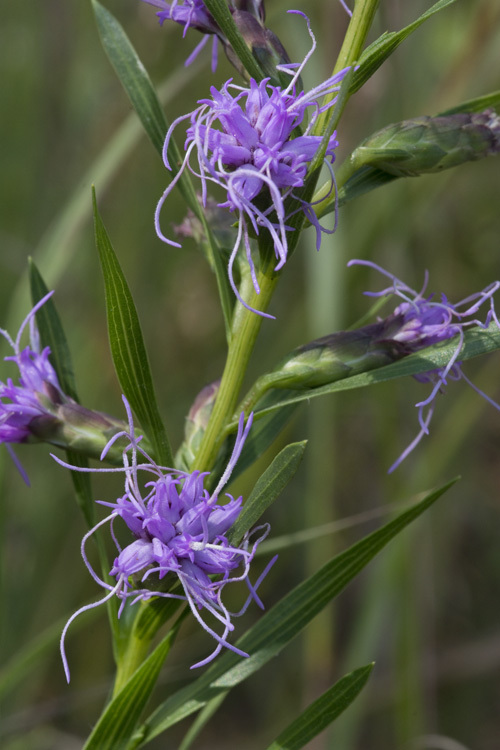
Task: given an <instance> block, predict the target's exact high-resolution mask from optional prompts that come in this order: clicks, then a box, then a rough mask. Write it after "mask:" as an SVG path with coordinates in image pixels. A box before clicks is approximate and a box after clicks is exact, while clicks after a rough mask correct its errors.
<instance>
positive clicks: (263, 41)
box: [224, 3, 290, 85]
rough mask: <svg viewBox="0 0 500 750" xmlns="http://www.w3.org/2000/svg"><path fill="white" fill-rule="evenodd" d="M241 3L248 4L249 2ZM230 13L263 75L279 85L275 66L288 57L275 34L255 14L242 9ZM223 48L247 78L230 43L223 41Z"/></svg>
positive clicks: (287, 60) (286, 60)
mask: <svg viewBox="0 0 500 750" xmlns="http://www.w3.org/2000/svg"><path fill="white" fill-rule="evenodd" d="M242 4H245V5H249V3H242ZM252 5H255V3H252ZM232 15H233V21H234V22H235V24H236V26H237V27H238V31H239V32H240V34H241V36H242V37H243V39H244V40H245V42H246V43H247V46H248V48H249V50H250V51H251V53H252V55H253V56H254V57H255V59H256V60H257V62H258V63H259V65H260V67H261V68H262V70H263V71H264V73H265V75H266V76H267V77H269V78H270V79H271V83H273V84H275V85H280V83H281V82H280V78H279V75H278V73H277V71H276V66H277V65H283V64H288V63H290V58H289V57H288V54H287V52H286V50H285V48H284V47H283V45H282V44H281V42H280V40H279V39H278V37H277V36H276V34H274V33H273V32H272V31H271V30H270V29H267V28H266V27H265V26H264V24H263V23H261V22H260V21H259V20H258V18H259V17H258V16H257V15H255V14H252V13H248V12H246V11H244V10H235V11H233V14H232ZM261 18H262V16H261ZM262 20H263V19H262ZM224 49H225V52H226V55H227V57H228V59H229V61H230V62H231V64H232V65H234V67H235V68H236V69H237V70H238V72H239V73H240V74H241V75H242V76H243V77H245V78H248V73H247V72H246V70H245V69H244V68H243V66H242V65H241V62H240V60H239V58H238V57H237V55H235V53H234V51H233V48H232V47H231V45H230V44H228V43H227V42H224Z"/></svg>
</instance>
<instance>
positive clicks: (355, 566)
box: [132, 480, 456, 747]
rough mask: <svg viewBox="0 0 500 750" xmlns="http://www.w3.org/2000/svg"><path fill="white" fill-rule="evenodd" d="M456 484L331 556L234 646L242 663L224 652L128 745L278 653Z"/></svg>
mask: <svg viewBox="0 0 500 750" xmlns="http://www.w3.org/2000/svg"><path fill="white" fill-rule="evenodd" d="M455 481H456V480H452V481H451V482H448V483H447V484H446V485H444V486H443V487H440V488H439V489H437V490H434V491H433V492H431V493H430V494H428V495H426V497H425V498H424V499H423V500H422V501H421V502H420V503H417V504H416V505H415V506H413V507H412V508H410V509H409V510H407V511H405V512H404V513H401V514H400V515H399V516H397V518H395V519H394V520H393V521H390V522H389V523H387V524H386V525H385V526H383V527H382V528H381V529H379V530H377V531H375V532H373V533H372V534H370V535H369V536H367V537H365V538H364V539H362V540H361V541H359V542H357V543H356V544H354V545H353V546H352V547H350V548H349V549H347V550H345V551H344V552H342V553H340V554H339V555H337V556H336V557H334V558H333V559H332V560H330V561H329V562H328V563H327V564H326V565H324V566H323V567H322V568H321V569H320V570H318V571H317V573H315V574H314V575H312V576H311V577H310V578H309V579H308V580H306V581H304V582H303V583H301V584H300V585H299V586H297V587H296V588H295V589H293V590H292V591H291V592H290V593H289V594H287V595H286V596H285V597H284V598H283V599H281V601H279V602H278V604H276V605H275V606H274V607H273V608H272V609H271V610H270V611H269V612H267V613H266V614H265V615H264V616H263V617H262V618H261V619H260V620H259V621H258V622H257V624H256V625H254V626H253V627H252V628H251V629H250V630H249V631H248V632H247V633H246V634H245V635H244V636H243V637H242V638H240V640H239V641H238V642H237V646H238V647H239V648H241V649H243V650H244V651H246V652H247V653H249V654H250V656H249V657H248V658H247V659H244V658H240V657H239V656H237V655H236V654H234V653H233V652H229V651H226V653H225V654H223V655H222V656H220V657H219V658H218V659H217V661H216V662H214V664H213V665H212V666H211V667H210V668H209V669H208V670H207V671H206V672H205V673H204V674H203V675H202V676H201V677H199V678H198V679H197V680H196V681H195V682H194V683H192V684H190V685H188V686H187V687H185V688H182V689H181V690H179V691H178V692H177V693H175V694H174V695H172V696H171V697H170V698H169V699H168V700H166V701H165V702H164V703H163V704H162V705H161V706H159V708H158V709H157V710H156V711H155V712H154V713H153V714H152V715H151V716H150V717H149V718H148V719H147V721H146V722H145V723H144V725H143V726H142V727H141V728H140V732H139V734H138V735H137V737H136V742H135V743H134V744H133V745H132V746H133V747H139V746H141V745H143V744H146V743H147V742H149V741H150V740H152V739H153V737H156V736H157V735H159V734H161V733H162V732H164V731H165V730H166V729H168V727H170V726H172V725H173V724H176V723H177V722H178V721H180V720H181V719H183V718H185V717H186V716H189V715H190V714H192V713H193V712H195V711H198V710H200V709H201V708H203V706H204V705H205V704H206V703H208V702H209V701H211V700H213V699H214V698H216V697H217V696H219V695H220V694H221V692H225V691H226V690H228V688H231V687H234V686H235V685H238V684H239V683H240V682H242V681H243V680H245V679H246V678H247V677H249V676H250V675H251V674H253V673H254V672H256V671H257V670H258V669H260V668H261V667H263V666H264V664H266V663H267V662H268V661H269V660H270V659H271V658H273V657H274V656H276V655H277V654H279V653H280V651H282V649H283V648H284V647H285V646H286V645H287V644H288V643H290V641H291V640H293V638H295V636H296V635H298V634H299V633H300V632H301V631H302V630H303V629H304V628H305V627H306V625H307V624H308V623H309V622H310V621H311V620H312V619H313V617H315V615H317V614H318V613H319V612H320V611H321V610H322V609H323V608H324V607H325V606H326V605H327V604H328V603H329V602H330V601H331V600H332V599H333V598H334V597H335V596H337V595H338V594H339V593H340V591H342V590H343V589H344V588H345V587H346V586H347V584H348V583H349V582H350V581H351V580H352V579H353V578H354V577H355V576H356V575H357V574H358V573H359V572H360V571H361V570H362V569H363V568H364V567H365V566H366V565H367V564H368V563H369V562H370V560H372V559H373V558H374V557H375V555H376V554H377V553H378V552H379V551H380V550H381V549H383V547H385V545H386V544H387V543H388V542H389V541H390V540H391V539H393V538H394V537H395V536H397V535H398V534H399V533H400V532H401V531H402V530H403V529H404V528H405V527H406V526H408V524H409V523H411V522H412V521H413V520H415V519H416V518H418V516H420V515H421V514H422V513H423V512H424V511H425V510H426V509H427V508H429V507H430V506H431V505H432V504H433V503H434V502H435V501H436V500H437V499H438V498H439V497H440V496H441V495H442V494H443V493H444V492H445V491H446V490H447V489H449V487H451V486H452V484H454V482H455Z"/></svg>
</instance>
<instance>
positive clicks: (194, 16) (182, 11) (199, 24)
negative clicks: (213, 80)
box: [142, 0, 220, 71]
mask: <svg viewBox="0 0 500 750" xmlns="http://www.w3.org/2000/svg"><path fill="white" fill-rule="evenodd" d="M142 1H143V2H144V3H148V4H149V5H154V7H155V8H159V10H158V11H157V13H156V15H157V16H158V20H159V22H160V25H162V26H163V23H164V21H175V22H176V23H178V24H180V25H181V26H183V27H184V32H183V36H186V32H187V30H188V29H189V28H193V29H197V30H198V31H201V32H202V33H203V34H206V35H209V34H215V36H214V39H213V48H212V70H213V71H214V70H215V68H216V67H217V35H218V34H220V29H219V27H218V25H217V24H216V23H215V20H214V18H213V16H212V15H211V14H210V13H209V12H208V10H207V9H206V6H205V3H204V2H203V0H173V2H171V3H167V2H165V1H164V0H142ZM207 42H208V36H203V38H202V40H201V42H200V43H199V44H198V45H197V46H196V47H195V49H194V50H193V52H192V53H191V54H190V55H189V57H188V59H187V60H186V63H185V64H186V65H190V63H192V62H193V60H195V58H196V57H197V56H198V54H199V52H200V51H201V50H202V49H203V47H204V46H205V45H206V43H207Z"/></svg>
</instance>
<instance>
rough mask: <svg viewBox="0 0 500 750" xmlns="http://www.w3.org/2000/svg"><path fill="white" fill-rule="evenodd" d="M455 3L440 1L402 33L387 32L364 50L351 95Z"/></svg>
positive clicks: (402, 30)
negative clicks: (409, 38)
mask: <svg viewBox="0 0 500 750" xmlns="http://www.w3.org/2000/svg"><path fill="white" fill-rule="evenodd" d="M454 2H455V0H439V2H437V3H435V4H434V5H433V6H432V7H431V8H429V10H427V11H426V12H425V13H423V14H422V15H421V16H420V17H419V18H417V20H416V21H413V23H410V24H409V25H408V26H405V27H404V28H403V29H401V30H400V31H390V32H388V31H386V32H384V33H383V34H382V36H380V37H379V38H378V39H376V40H375V41H374V42H372V44H370V45H369V46H368V47H367V48H366V49H365V50H364V52H363V54H362V55H361V57H360V59H359V67H358V69H357V70H356V72H355V74H354V77H353V81H352V84H351V94H354V93H355V92H356V91H358V90H359V89H360V88H361V86H363V84H364V83H366V81H367V80H368V79H369V78H371V76H372V75H373V74H374V73H375V71H376V70H378V68H379V67H380V66H381V65H382V63H383V62H384V61H385V60H387V58H388V57H389V56H390V55H392V53H393V52H394V51H395V50H396V49H397V47H399V45H400V44H401V42H403V41H404V40H405V39H406V38H407V37H408V36H410V34H412V33H413V32H414V31H416V30H417V29H418V28H419V26H421V25H422V24H423V23H424V22H425V21H427V20H428V19H429V18H431V16H433V15H434V14H435V13H439V11H441V10H444V8H447V7H448V5H452V3H454Z"/></svg>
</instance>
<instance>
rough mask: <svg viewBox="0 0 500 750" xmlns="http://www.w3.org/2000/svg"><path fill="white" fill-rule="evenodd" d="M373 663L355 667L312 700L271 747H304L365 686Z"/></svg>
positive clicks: (282, 749) (294, 749)
mask: <svg viewBox="0 0 500 750" xmlns="http://www.w3.org/2000/svg"><path fill="white" fill-rule="evenodd" d="M372 669H373V664H368V665H367V666H366V667H360V668H359V669H355V670H354V672H351V673H350V674H347V675H345V677H342V679H341V680H339V681H338V682H336V683H335V685H333V686H332V687H331V688H330V689H329V690H327V691H326V693H323V695H322V696H321V697H320V698H318V699H317V700H315V701H314V703H311V705H310V706H308V707H307V708H306V710H305V711H303V712H302V713H301V714H300V716H299V717H298V718H297V719H295V721H294V722H292V724H290V726H289V727H287V729H285V731H284V732H282V733H281V734H280V736H279V737H277V738H276V740H275V741H274V742H273V743H272V744H271V745H269V747H268V748H267V750H300V748H302V747H305V746H306V745H307V743H308V742H310V741H311V740H312V739H313V738H314V737H316V736H317V735H318V734H319V733H320V732H322V731H323V730H324V729H326V727H327V726H328V725H329V724H331V723H332V722H333V721H335V719H336V718H337V716H340V714H341V713H342V712H343V711H345V709H346V708H348V706H349V705H350V704H351V703H352V702H353V700H354V699H355V698H356V697H357V695H358V693H360V692H361V690H362V689H363V688H364V686H365V684H366V682H367V680H368V677H369V676H370V672H371V671H372Z"/></svg>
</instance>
